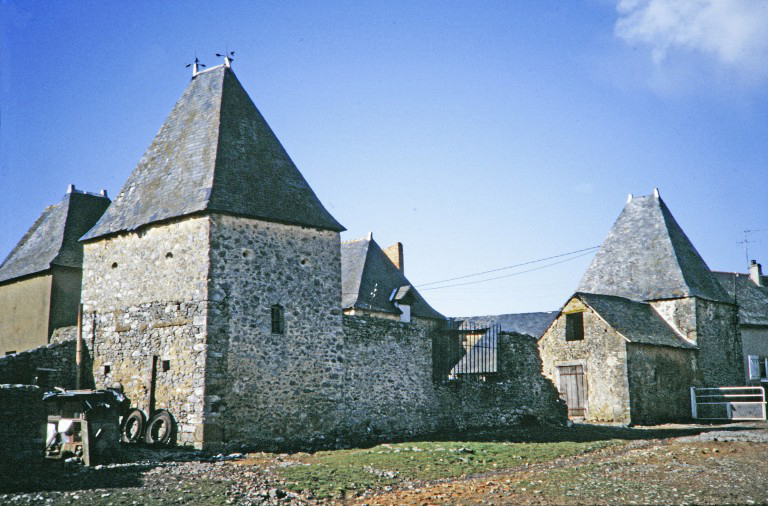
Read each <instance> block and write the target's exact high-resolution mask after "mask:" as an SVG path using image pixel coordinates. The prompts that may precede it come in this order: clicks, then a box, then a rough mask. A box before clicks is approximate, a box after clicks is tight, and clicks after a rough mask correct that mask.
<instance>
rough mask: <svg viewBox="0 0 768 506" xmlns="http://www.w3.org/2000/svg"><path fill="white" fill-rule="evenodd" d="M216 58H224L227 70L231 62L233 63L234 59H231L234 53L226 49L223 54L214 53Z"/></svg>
mask: <svg viewBox="0 0 768 506" xmlns="http://www.w3.org/2000/svg"><path fill="white" fill-rule="evenodd" d="M216 56H217V57H219V58H221V57H222V56H223V57H224V65H226V66H227V68H229V67H231V66H232V62H233V61H235V59H234V58H232V57H233V56H235V52H234V51H229V48H227V51H225V52H224V53H223V54H222V53H216Z"/></svg>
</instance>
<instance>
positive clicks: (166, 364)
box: [160, 360, 171, 372]
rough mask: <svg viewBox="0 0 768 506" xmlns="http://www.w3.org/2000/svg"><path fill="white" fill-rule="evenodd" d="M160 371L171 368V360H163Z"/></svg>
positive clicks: (166, 370)
mask: <svg viewBox="0 0 768 506" xmlns="http://www.w3.org/2000/svg"><path fill="white" fill-rule="evenodd" d="M160 370H161V371H163V372H168V371H170V370H171V361H170V360H163V363H162V366H161V369H160Z"/></svg>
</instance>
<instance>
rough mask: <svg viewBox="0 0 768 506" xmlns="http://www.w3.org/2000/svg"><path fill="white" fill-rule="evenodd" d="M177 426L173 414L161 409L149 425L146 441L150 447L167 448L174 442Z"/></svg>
mask: <svg viewBox="0 0 768 506" xmlns="http://www.w3.org/2000/svg"><path fill="white" fill-rule="evenodd" d="M175 428H176V425H175V423H174V421H173V416H171V414H170V413H169V412H168V411H166V410H164V409H161V410H160V411H158V412H156V413H155V414H154V415H153V416H152V418H151V419H150V420H149V423H148V424H147V430H146V431H145V432H144V441H145V442H146V443H147V444H150V445H156V446H167V445H169V444H170V443H171V441H173V436H174V432H175Z"/></svg>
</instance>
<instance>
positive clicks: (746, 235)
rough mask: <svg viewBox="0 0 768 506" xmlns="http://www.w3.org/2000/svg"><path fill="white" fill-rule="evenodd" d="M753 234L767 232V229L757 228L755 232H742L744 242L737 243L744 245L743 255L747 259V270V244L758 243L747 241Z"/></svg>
mask: <svg viewBox="0 0 768 506" xmlns="http://www.w3.org/2000/svg"><path fill="white" fill-rule="evenodd" d="M755 232H768V228H758V229H755V230H745V231H744V240H742V241H739V243H740V244H743V245H744V255H745V256H746V257H747V268H749V243H751V242H758V241H750V240H749V234H754V233H755Z"/></svg>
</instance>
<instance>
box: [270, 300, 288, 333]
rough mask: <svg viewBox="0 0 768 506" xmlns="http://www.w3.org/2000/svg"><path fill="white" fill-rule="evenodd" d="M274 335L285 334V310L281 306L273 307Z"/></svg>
mask: <svg viewBox="0 0 768 506" xmlns="http://www.w3.org/2000/svg"><path fill="white" fill-rule="evenodd" d="M272 333H273V334H285V310H284V309H283V306H281V305H280V304H275V305H274V306H272Z"/></svg>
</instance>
